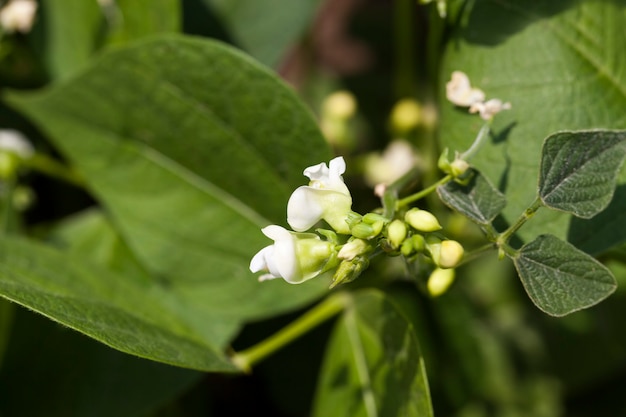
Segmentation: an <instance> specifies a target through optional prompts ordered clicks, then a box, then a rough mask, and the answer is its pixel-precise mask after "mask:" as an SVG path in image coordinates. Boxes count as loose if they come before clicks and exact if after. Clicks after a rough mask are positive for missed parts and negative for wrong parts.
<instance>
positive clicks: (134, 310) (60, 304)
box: [0, 237, 235, 371]
mask: <svg viewBox="0 0 626 417" xmlns="http://www.w3.org/2000/svg"><path fill="white" fill-rule="evenodd" d="M0 294H2V296H3V297H5V298H8V299H9V300H11V301H14V302H16V303H18V304H21V305H23V306H26V307H28V308H30V309H32V310H34V311H37V312H39V313H41V314H43V315H45V316H47V317H49V318H51V319H53V320H55V321H58V322H60V323H63V324H65V325H67V326H69V327H71V328H74V329H76V330H78V331H80V332H83V333H85V334H87V335H89V336H91V337H93V338H94V339H96V340H99V341H101V342H103V343H105V344H107V345H109V346H111V347H114V348H116V349H118V350H121V351H123V352H127V353H131V354H134V355H137V356H141V357H145V358H149V359H153V360H157V361H162V362H166V363H169V364H172V365H178V366H184V367H189V368H194V369H202V370H222V371H234V370H235V367H234V366H233V365H232V364H230V362H228V361H227V360H226V359H225V358H224V357H223V355H222V350H221V346H218V345H217V344H216V343H215V341H214V340H213V339H212V338H211V337H210V336H211V335H207V334H202V333H200V331H199V330H197V329H194V326H193V324H189V323H188V322H186V320H187V318H186V317H181V316H180V313H179V311H177V310H176V309H175V308H173V307H171V306H170V305H171V304H172V300H171V299H172V296H171V294H169V293H168V292H167V288H164V287H162V286H158V285H156V284H151V283H149V282H148V281H147V280H143V285H141V284H139V283H138V282H137V281H134V280H129V279H127V277H126V276H123V275H115V274H112V273H110V272H108V271H106V270H105V269H103V268H100V267H98V266H97V265H96V264H91V263H88V262H84V261H82V260H80V259H76V258H74V257H71V256H68V255H64V254H62V253H60V252H57V251H55V250H52V249H51V248H48V247H46V246H43V245H41V244H36V243H34V242H30V241H27V240H24V239H21V238H10V237H3V238H2V239H0Z"/></svg>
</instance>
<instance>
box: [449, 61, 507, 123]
mask: <svg viewBox="0 0 626 417" xmlns="http://www.w3.org/2000/svg"><path fill="white" fill-rule="evenodd" d="M446 97H447V98H448V100H450V101H451V102H452V103H453V104H454V105H456V106H459V107H469V112H470V113H478V114H479V115H480V117H481V118H482V119H483V120H491V119H493V116H495V115H496V114H498V113H499V112H501V111H502V110H509V109H510V108H511V103H508V102H507V103H505V102H503V101H502V100H500V99H497V98H492V99H490V100H487V101H485V93H484V92H483V91H482V90H480V89H478V88H473V87H472V86H471V84H470V80H469V78H468V76H467V75H466V74H465V73H464V72H461V71H454V72H453V73H452V79H451V80H450V81H448V83H447V84H446Z"/></svg>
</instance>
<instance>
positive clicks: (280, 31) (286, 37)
mask: <svg viewBox="0 0 626 417" xmlns="http://www.w3.org/2000/svg"><path fill="white" fill-rule="evenodd" d="M204 2H205V3H207V4H208V5H209V6H210V7H211V8H212V9H213V10H214V11H215V13H216V14H217V15H219V17H220V18H221V23H222V24H224V25H225V26H226V27H227V28H228V30H229V32H230V33H231V35H232V37H233V38H234V40H235V42H237V43H238V44H239V45H240V46H241V47H242V48H243V49H244V50H245V51H247V52H249V53H250V55H252V56H253V57H255V58H256V59H258V60H259V61H260V62H262V63H264V64H266V65H270V66H276V65H277V64H279V62H280V60H281V59H282V58H283V57H284V54H285V53H286V52H287V48H288V47H289V46H290V45H291V44H292V43H294V41H295V40H297V38H298V37H299V36H301V35H302V34H303V32H304V29H305V28H306V26H307V25H308V24H309V23H310V21H311V20H312V18H313V15H314V13H315V11H316V9H317V6H318V4H319V3H320V1H319V0H299V1H293V0H255V1H248V0H204Z"/></svg>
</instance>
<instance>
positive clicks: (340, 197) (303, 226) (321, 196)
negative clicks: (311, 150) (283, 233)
mask: <svg viewBox="0 0 626 417" xmlns="http://www.w3.org/2000/svg"><path fill="white" fill-rule="evenodd" d="M345 171H346V162H345V161H344V159H343V158H342V157H337V158H335V159H333V160H332V161H330V163H329V166H326V164H325V163H323V162H322V163H321V164H319V165H314V166H310V167H308V168H307V169H305V170H304V175H305V176H307V177H309V179H310V180H311V181H310V182H309V185H304V186H302V187H298V188H297V189H296V190H295V191H294V192H293V194H291V197H290V198H289V202H288V203H287V222H288V223H289V225H290V226H291V227H292V228H293V230H295V231H297V232H304V231H306V230H309V229H310V228H311V227H313V225H315V223H317V222H318V221H320V220H322V219H323V220H325V221H326V223H328V224H329V225H330V226H331V227H332V228H333V229H335V231H336V232H337V233H344V234H349V233H350V228H349V227H348V223H347V222H346V220H347V217H348V214H349V213H351V209H352V196H351V195H350V191H349V190H348V187H346V184H344V182H343V177H342V176H341V174H343V173H344V172H345Z"/></svg>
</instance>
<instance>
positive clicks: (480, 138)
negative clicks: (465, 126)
mask: <svg viewBox="0 0 626 417" xmlns="http://www.w3.org/2000/svg"><path fill="white" fill-rule="evenodd" d="M491 120H492V119H490V120H489V121H487V122H485V124H484V125H483V127H481V128H480V130H479V131H478V135H476V139H474V143H472V146H470V147H469V149H468V150H466V151H465V152H463V153H462V154H461V155H460V158H461V159H462V160H464V161H468V160H469V159H470V158H471V157H472V156H474V154H475V153H476V152H478V150H479V149H480V147H481V146H483V143H485V139H486V138H487V136H488V133H489V129H490V128H491Z"/></svg>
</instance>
